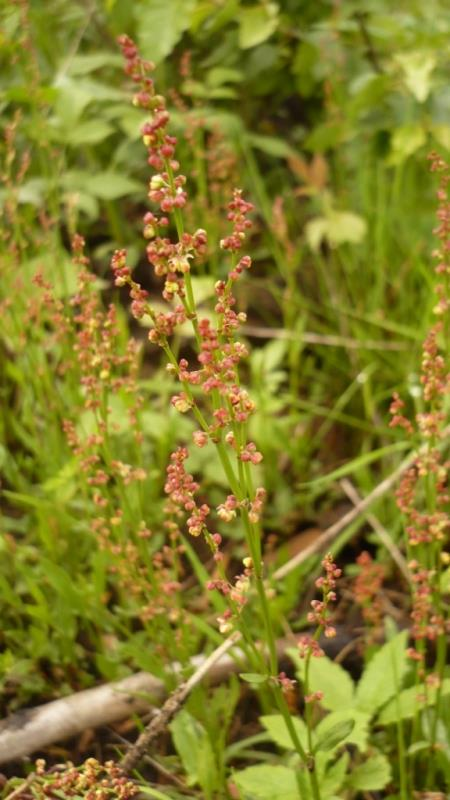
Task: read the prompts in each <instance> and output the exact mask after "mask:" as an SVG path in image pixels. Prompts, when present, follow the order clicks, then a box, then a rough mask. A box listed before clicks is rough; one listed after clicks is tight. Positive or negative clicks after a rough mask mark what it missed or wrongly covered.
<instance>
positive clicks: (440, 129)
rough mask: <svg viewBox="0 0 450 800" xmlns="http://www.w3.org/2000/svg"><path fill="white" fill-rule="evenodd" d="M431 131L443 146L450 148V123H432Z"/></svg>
mask: <svg viewBox="0 0 450 800" xmlns="http://www.w3.org/2000/svg"><path fill="white" fill-rule="evenodd" d="M430 132H431V133H432V135H433V136H434V138H435V139H436V141H437V142H438V143H439V144H440V145H441V147H445V149H446V150H450V125H440V124H437V125H430Z"/></svg>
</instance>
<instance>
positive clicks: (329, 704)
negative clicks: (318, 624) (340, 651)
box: [291, 651, 355, 711]
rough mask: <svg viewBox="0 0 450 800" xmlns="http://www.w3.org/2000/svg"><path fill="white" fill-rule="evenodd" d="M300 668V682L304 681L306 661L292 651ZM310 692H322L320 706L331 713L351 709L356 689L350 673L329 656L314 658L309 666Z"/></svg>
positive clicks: (298, 670)
mask: <svg viewBox="0 0 450 800" xmlns="http://www.w3.org/2000/svg"><path fill="white" fill-rule="evenodd" d="M291 652H292V655H293V656H294V659H295V663H296V664H297V666H298V669H297V675H298V678H299V680H301V681H302V682H303V681H304V676H305V659H304V658H299V656H298V653H296V652H295V651H291ZM308 688H309V690H310V691H311V692H319V691H320V692H322V693H323V698H322V700H321V701H320V704H321V705H322V706H323V707H324V708H328V709H329V710H330V711H340V710H341V709H342V710H343V709H349V708H350V707H351V706H352V705H353V698H354V693H355V687H354V683H353V680H352V678H351V677H350V675H349V673H348V672H347V671H346V670H345V669H343V667H341V666H340V664H336V663H335V662H334V661H332V660H331V658H328V656H322V657H321V658H312V659H311V661H310V665H309V687H308Z"/></svg>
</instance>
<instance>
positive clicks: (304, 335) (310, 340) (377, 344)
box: [241, 325, 408, 351]
mask: <svg viewBox="0 0 450 800" xmlns="http://www.w3.org/2000/svg"><path fill="white" fill-rule="evenodd" d="M241 331H242V333H243V334H245V335H246V336H253V337H255V338H256V339H296V340H298V341H302V342H305V343H306V344H320V345H324V346H325V347H345V348H347V349H348V350H394V351H397V350H407V349H408V344H407V343H406V342H392V341H389V340H384V339H362V340H359V339H352V338H351V337H350V336H335V335H334V334H322V333H313V332H312V331H302V332H301V333H296V332H295V331H288V330H286V329H285V328H265V327H263V326H260V325H244V326H243V328H241Z"/></svg>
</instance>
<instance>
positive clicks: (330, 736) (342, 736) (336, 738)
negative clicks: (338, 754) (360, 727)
mask: <svg viewBox="0 0 450 800" xmlns="http://www.w3.org/2000/svg"><path fill="white" fill-rule="evenodd" d="M330 716H331V715H330ZM354 727H355V720H353V719H342V720H340V721H339V722H335V723H334V725H329V727H328V730H324V731H322V732H321V733H320V734H319V733H318V732H317V734H318V738H317V742H316V744H315V745H314V752H316V751H317V750H324V751H325V752H328V751H329V750H335V749H336V747H339V745H342V744H344V741H345V740H347V739H348V737H349V736H350V734H351V732H352V730H353V728H354Z"/></svg>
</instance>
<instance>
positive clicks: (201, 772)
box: [169, 709, 217, 789]
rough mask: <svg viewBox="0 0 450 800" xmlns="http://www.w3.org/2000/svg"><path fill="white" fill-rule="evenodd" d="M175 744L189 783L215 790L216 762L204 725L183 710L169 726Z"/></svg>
mask: <svg viewBox="0 0 450 800" xmlns="http://www.w3.org/2000/svg"><path fill="white" fill-rule="evenodd" d="M169 728H170V732H171V734H172V738H173V742H174V745H175V747H176V750H177V753H178V755H179V756H180V758H181V760H182V762H183V766H184V768H185V770H186V773H187V775H188V783H189V785H190V786H193V785H195V784H197V783H199V784H200V785H201V786H202V788H206V787H209V789H213V788H214V786H215V784H216V782H217V770H216V762H215V757H214V753H213V749H212V747H211V743H210V741H209V738H208V734H207V733H206V731H205V729H204V727H203V725H201V724H200V722H198V721H197V720H196V719H195V718H194V717H193V716H192V715H191V714H189V712H188V711H186V709H182V710H181V711H180V712H179V713H178V714H177V715H176V717H175V719H174V720H172V722H171V723H170V725H169Z"/></svg>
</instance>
